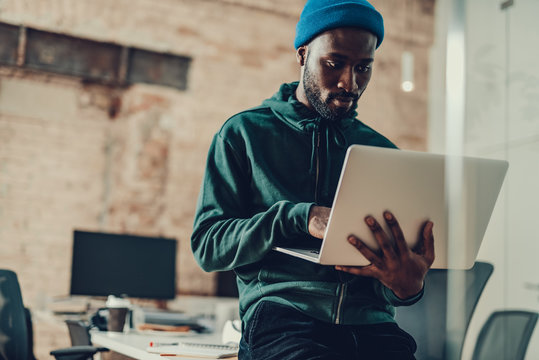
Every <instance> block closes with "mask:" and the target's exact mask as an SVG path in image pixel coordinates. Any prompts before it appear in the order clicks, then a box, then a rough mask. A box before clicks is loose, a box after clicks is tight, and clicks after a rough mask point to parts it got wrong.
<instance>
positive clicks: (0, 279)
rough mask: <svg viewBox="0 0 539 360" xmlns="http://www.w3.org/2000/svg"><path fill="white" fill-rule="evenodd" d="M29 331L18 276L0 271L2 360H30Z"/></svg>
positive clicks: (0, 342) (0, 349)
mask: <svg viewBox="0 0 539 360" xmlns="http://www.w3.org/2000/svg"><path fill="white" fill-rule="evenodd" d="M28 345H29V344H28V329H27V326H26V316H25V310H24V305H23V302H22V295H21V289H20V287H19V281H18V280H17V275H16V274H15V273H14V272H13V271H11V270H3V269H0V359H1V360H10V359H24V360H25V359H28V358H29V348H28Z"/></svg>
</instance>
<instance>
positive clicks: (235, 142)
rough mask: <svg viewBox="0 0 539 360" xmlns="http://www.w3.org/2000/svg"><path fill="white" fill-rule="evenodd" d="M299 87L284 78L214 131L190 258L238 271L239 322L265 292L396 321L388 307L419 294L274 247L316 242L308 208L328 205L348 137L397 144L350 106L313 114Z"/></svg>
mask: <svg viewBox="0 0 539 360" xmlns="http://www.w3.org/2000/svg"><path fill="white" fill-rule="evenodd" d="M297 86H298V83H297V82H294V83H291V84H283V85H282V86H281V88H280V90H279V92H277V93H276V94H275V95H274V96H273V97H271V98H270V99H267V100H265V101H264V102H263V103H262V105H261V106H259V107H256V108H253V109H250V110H247V111H244V112H241V113H239V114H236V115H234V116H232V117H231V118H230V119H229V120H228V121H226V123H225V124H224V125H223V127H222V128H221V129H220V131H219V132H218V133H217V134H216V135H215V137H214V139H213V142H212V144H211V147H210V150H209V155H208V160H207V164H206V173H205V175H204V180H203V183H202V188H201V191H200V195H199V198H198V204H197V209H196V214H195V222H194V231H193V234H192V237H191V246H192V249H193V253H194V255H195V258H196V260H197V261H198V263H199V264H200V266H201V267H202V268H203V269H204V270H205V271H224V270H231V269H233V270H234V271H235V273H236V275H237V280H238V289H239V293H240V315H241V317H242V320H243V321H244V322H248V321H249V319H250V317H251V316H252V314H253V311H254V309H255V307H256V304H257V303H258V302H260V301H262V300H269V301H274V302H278V303H281V304H285V305H289V306H292V307H294V308H296V309H298V310H300V311H302V312H304V313H306V314H308V315H310V316H313V317H315V318H318V319H320V320H322V321H326V322H333V323H340V324H373V323H381V322H394V319H393V316H394V307H393V306H399V305H409V304H412V303H414V302H415V301H417V300H418V299H419V298H420V297H421V295H422V293H420V294H419V295H417V296H415V297H414V298H412V299H407V300H401V299H399V298H398V297H397V296H396V295H395V294H394V293H393V292H392V291H391V290H390V289H388V288H386V287H385V286H383V285H382V284H381V283H380V282H379V281H378V280H375V279H373V278H367V277H359V276H353V275H350V274H347V273H344V272H340V271H337V270H335V269H334V267H333V266H324V265H318V264H315V263H311V262H309V261H305V260H301V259H298V258H295V257H291V256H289V255H285V254H282V253H279V252H276V251H272V247H273V246H276V245H292V244H294V245H296V244H299V243H313V242H317V241H318V242H320V240H318V239H315V238H313V237H311V236H310V235H309V233H308V230H307V222H308V216H309V210H310V207H311V206H312V205H313V204H316V205H321V206H328V207H330V206H331V205H332V202H333V197H334V195H335V191H336V188H337V183H338V180H339V176H340V172H341V167H342V164H343V162H344V157H345V154H346V150H347V147H348V146H349V145H351V144H363V145H371V146H381V147H392V148H395V145H394V144H393V143H391V142H390V141H389V140H388V139H386V138H385V137H384V136H382V135H380V134H379V133H377V132H376V131H374V130H373V129H371V128H370V127H368V126H366V125H365V124H363V123H362V122H360V121H358V120H356V119H355V116H356V115H357V114H356V113H355V112H354V113H353V116H351V117H350V118H347V119H343V120H340V121H338V122H329V121H326V120H324V119H322V118H320V117H318V114H316V113H313V112H312V111H311V110H309V109H308V108H307V107H305V106H304V105H303V104H301V103H300V102H299V101H298V100H297V99H296V97H295V90H296V88H297ZM351 251H355V250H353V249H352V248H351Z"/></svg>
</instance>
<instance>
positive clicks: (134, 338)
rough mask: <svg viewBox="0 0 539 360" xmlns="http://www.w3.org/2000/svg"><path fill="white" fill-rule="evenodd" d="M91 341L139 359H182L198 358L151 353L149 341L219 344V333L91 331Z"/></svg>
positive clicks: (195, 359) (193, 359) (196, 359)
mask: <svg viewBox="0 0 539 360" xmlns="http://www.w3.org/2000/svg"><path fill="white" fill-rule="evenodd" d="M91 334H92V343H93V344H94V345H96V346H104V347H106V348H108V349H110V350H111V351H115V352H117V353H120V354H122V355H125V356H129V357H132V358H135V359H139V360H164V359H183V360H200V358H192V357H181V358H180V357H163V356H160V355H159V354H151V353H149V352H147V351H146V348H147V347H148V344H149V343H150V341H157V342H163V343H167V342H177V341H182V340H183V341H192V342H200V343H208V344H212V343H213V344H219V343H220V342H221V338H220V334H196V335H180V336H169V335H166V336H159V335H157V336H156V335H146V334H140V333H136V332H133V333H114V332H107V331H92V333H91ZM231 359H237V358H231Z"/></svg>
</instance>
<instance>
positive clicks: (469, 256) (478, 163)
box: [274, 145, 508, 269]
mask: <svg viewBox="0 0 539 360" xmlns="http://www.w3.org/2000/svg"><path fill="white" fill-rule="evenodd" d="M507 168H508V162H507V161H504V160H494V159H482V158H474V157H461V156H448V155H440V154H431V153H424V152H417V151H408V150H395V149H388V148H379V147H372V146H362V145H352V146H350V147H349V148H348V151H347V154H346V158H345V161H344V165H343V169H342V172H341V177H340V180H339V185H338V187H337V192H336V195H335V199H334V201H333V206H332V209H331V213H330V217H329V222H328V226H327V228H326V233H325V236H324V239H323V241H322V245H321V247H320V248H319V249H318V248H315V249H299V248H291V247H274V250H276V251H280V252H283V253H286V254H289V255H293V256H297V257H300V258H302V259H305V260H309V261H313V262H316V263H320V264H324V265H354V266H363V265H368V264H369V261H368V260H367V259H365V257H363V255H362V254H361V253H360V252H359V251H358V250H356V249H355V248H354V247H353V246H352V245H350V244H349V243H348V241H347V240H346V239H347V237H348V235H350V234H354V235H356V236H357V237H359V238H360V239H362V240H363V241H364V242H365V243H366V244H367V245H368V246H369V247H370V248H371V249H373V250H377V249H378V248H379V246H378V244H377V242H376V240H375V239H374V237H373V235H372V233H371V232H370V230H369V228H368V227H367V225H366V224H365V222H364V220H363V219H364V218H365V216H366V215H369V214H370V215H373V216H374V217H375V218H376V219H377V220H378V222H379V223H380V224H381V225H382V227H383V228H384V229H385V230H386V232H388V230H387V227H386V224H385V221H384V219H383V216H382V214H383V212H384V211H385V210H389V211H391V212H392V213H393V214H394V215H395V217H396V218H397V220H398V221H399V224H400V226H401V228H402V231H403V233H404V236H405V238H406V241H407V243H408V245H409V246H410V247H412V248H413V247H414V246H415V245H416V243H417V240H418V239H419V231H420V228H421V225H422V224H423V223H424V222H425V221H426V220H427V219H429V220H431V221H433V222H434V228H433V232H434V249H435V253H436V258H435V260H434V263H433V265H432V267H433V268H442V269H446V268H455V269H459V268H460V269H468V268H470V267H472V266H473V264H474V262H475V260H476V258H477V253H478V251H479V247H480V246H481V242H482V240H483V236H484V235H485V231H486V229H487V225H488V223H489V220H490V217H491V214H492V211H493V209H494V205H495V204H496V200H497V198H498V194H499V192H500V189H501V186H502V184H503V180H504V178H505V174H506V172H507ZM450 169H451V170H450ZM459 180H460V181H459ZM447 185H450V186H447ZM448 199H452V200H451V201H449V200H448ZM454 199H456V201H455V200H454ZM451 209H454V211H453V212H452V214H453V213H454V214H456V216H451V217H450V216H449V211H450V210H451ZM448 221H451V226H449V224H448ZM450 230H451V231H450ZM388 234H389V232H388ZM449 239H452V240H451V243H449ZM450 249H451V251H449V250H450ZM450 254H452V255H450ZM455 255H456V256H455ZM450 256H451V258H449V257H450Z"/></svg>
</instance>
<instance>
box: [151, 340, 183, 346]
mask: <svg viewBox="0 0 539 360" xmlns="http://www.w3.org/2000/svg"><path fill="white" fill-rule="evenodd" d="M173 345H179V343H177V342H173V343H162V342H157V341H150V347H157V346H173Z"/></svg>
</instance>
